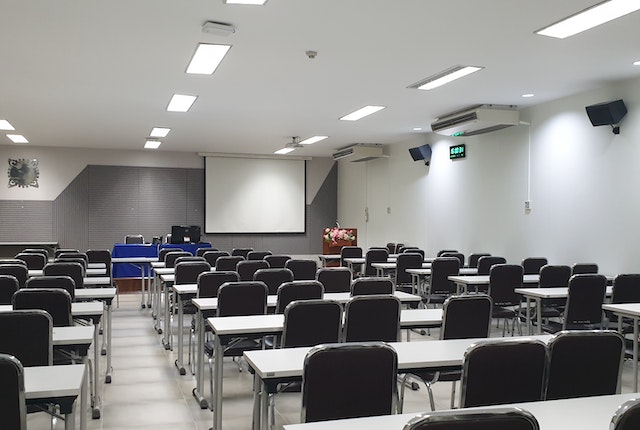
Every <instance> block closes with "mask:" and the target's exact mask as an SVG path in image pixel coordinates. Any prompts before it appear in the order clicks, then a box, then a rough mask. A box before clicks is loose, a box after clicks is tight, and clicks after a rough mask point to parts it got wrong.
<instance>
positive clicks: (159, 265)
mask: <svg viewBox="0 0 640 430" xmlns="http://www.w3.org/2000/svg"><path fill="white" fill-rule="evenodd" d="M151 267H153V268H154V269H164V261H153V262H151Z"/></svg>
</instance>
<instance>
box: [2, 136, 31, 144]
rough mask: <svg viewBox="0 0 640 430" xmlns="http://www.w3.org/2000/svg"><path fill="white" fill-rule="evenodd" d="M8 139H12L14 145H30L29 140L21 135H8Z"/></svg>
mask: <svg viewBox="0 0 640 430" xmlns="http://www.w3.org/2000/svg"><path fill="white" fill-rule="evenodd" d="M7 137H8V138H9V139H11V141H12V142H13V143H29V141H28V140H27V138H26V137H24V136H23V135H21V134H7Z"/></svg>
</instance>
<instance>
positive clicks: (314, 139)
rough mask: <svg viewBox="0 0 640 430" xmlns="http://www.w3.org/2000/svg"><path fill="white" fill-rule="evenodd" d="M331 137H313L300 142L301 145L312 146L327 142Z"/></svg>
mask: <svg viewBox="0 0 640 430" xmlns="http://www.w3.org/2000/svg"><path fill="white" fill-rule="evenodd" d="M328 137H329V136H313V137H309V138H307V139H305V140H303V141H301V142H300V144H301V145H311V144H312V143H316V142H320V141H321V140H325V139H326V138H328Z"/></svg>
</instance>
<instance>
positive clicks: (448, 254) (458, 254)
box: [438, 252, 464, 267]
mask: <svg viewBox="0 0 640 430" xmlns="http://www.w3.org/2000/svg"><path fill="white" fill-rule="evenodd" d="M438 257H455V258H457V259H458V260H460V267H464V254H463V253H462V252H443V253H442V254H441V255H438Z"/></svg>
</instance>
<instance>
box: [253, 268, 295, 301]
mask: <svg viewBox="0 0 640 430" xmlns="http://www.w3.org/2000/svg"><path fill="white" fill-rule="evenodd" d="M253 280H254V281H262V282H264V283H265V284H266V285H267V288H268V289H269V295H270V296H275V295H276V294H278V288H279V287H280V285H282V284H284V283H285V282H291V281H293V272H292V271H291V270H289V269H287V268H284V267H279V268H267V269H258V270H256V272H255V273H254V274H253Z"/></svg>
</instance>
